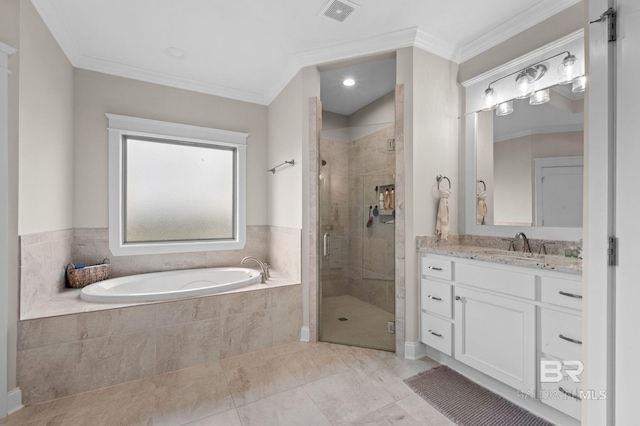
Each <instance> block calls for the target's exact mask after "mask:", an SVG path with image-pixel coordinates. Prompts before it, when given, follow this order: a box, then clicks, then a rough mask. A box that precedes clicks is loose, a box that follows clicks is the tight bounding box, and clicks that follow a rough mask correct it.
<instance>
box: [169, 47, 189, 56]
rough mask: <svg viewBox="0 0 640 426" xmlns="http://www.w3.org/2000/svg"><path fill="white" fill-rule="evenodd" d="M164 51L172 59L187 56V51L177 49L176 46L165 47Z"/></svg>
mask: <svg viewBox="0 0 640 426" xmlns="http://www.w3.org/2000/svg"><path fill="white" fill-rule="evenodd" d="M164 53H166V54H167V56H169V57H171V58H174V59H184V58H186V57H187V53H186V52H185V51H184V50H182V49H178V48H177V47H167V48H166V49H164Z"/></svg>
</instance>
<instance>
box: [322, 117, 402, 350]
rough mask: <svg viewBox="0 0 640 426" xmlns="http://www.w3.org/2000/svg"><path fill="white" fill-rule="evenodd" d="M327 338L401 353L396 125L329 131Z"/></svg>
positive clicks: (325, 162)
mask: <svg viewBox="0 0 640 426" xmlns="http://www.w3.org/2000/svg"><path fill="white" fill-rule="evenodd" d="M318 166H319V168H318V170H319V186H318V189H319V198H320V200H319V201H320V203H319V221H320V223H319V230H320V234H319V235H320V237H321V238H320V239H319V245H320V247H319V252H320V254H321V256H320V258H321V260H320V274H319V276H320V294H321V299H320V306H319V308H320V328H319V332H320V340H322V341H326V342H332V343H340V344H347V345H353V346H361V347H367V348H375V349H382V350H387V351H394V350H395V335H394V332H395V323H394V321H395V277H394V276H395V225H394V220H395V203H394V193H395V143H394V125H393V122H392V121H390V122H383V123H376V124H367V125H359V126H355V127H348V128H337V129H323V130H322V134H321V138H320V164H319V165H318Z"/></svg>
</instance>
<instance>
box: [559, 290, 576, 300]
mask: <svg viewBox="0 0 640 426" xmlns="http://www.w3.org/2000/svg"><path fill="white" fill-rule="evenodd" d="M558 294H561V295H563V296H567V297H573V298H575V299H582V295H580V294H572V293H566V292H564V291H559V292H558Z"/></svg>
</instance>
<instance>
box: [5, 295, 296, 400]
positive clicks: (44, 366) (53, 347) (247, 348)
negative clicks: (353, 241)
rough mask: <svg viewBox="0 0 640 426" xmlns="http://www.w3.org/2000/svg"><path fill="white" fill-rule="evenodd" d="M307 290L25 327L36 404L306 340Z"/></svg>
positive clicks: (27, 383) (24, 379) (24, 355)
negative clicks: (303, 337) (302, 331)
mask: <svg viewBox="0 0 640 426" xmlns="http://www.w3.org/2000/svg"><path fill="white" fill-rule="evenodd" d="M301 326H302V285H301V284H295V285H290V286H281V287H273V288H266V289H260V290H254V291H248V292H243V293H232V294H222V295H212V296H206V297H200V298H195V299H188V300H178V301H169V302H161V303H154V304H146V305H140V306H133V307H126V308H118V309H111V310H105V311H97V312H88V313H81V314H72V315H65V316H59V317H50V318H41V319H34V320H27V321H20V322H19V323H18V366H17V369H18V372H17V375H18V386H20V388H21V389H22V392H23V396H24V401H25V403H26V404H29V405H32V404H36V403H39V402H43V401H48V400H51V399H54V398H61V397H65V396H70V395H75V394H77V393H81V392H86V391H89V390H93V389H99V388H102V387H105V386H111V385H115V384H119V383H125V382H128V381H132V380H137V379H140V378H144V377H150V376H153V375H156V374H163V373H167V372H171V371H175V370H180V369H183V368H188V367H192V366H195V365H200V364H204V363H207V362H210V361H215V360H218V359H225V358H229V357H232V356H236V355H241V354H244V353H250V352H255V351H259V350H261V349H266V348H270V347H272V346H274V345H280V344H285V343H291V342H295V341H298V340H299V339H300V327H301Z"/></svg>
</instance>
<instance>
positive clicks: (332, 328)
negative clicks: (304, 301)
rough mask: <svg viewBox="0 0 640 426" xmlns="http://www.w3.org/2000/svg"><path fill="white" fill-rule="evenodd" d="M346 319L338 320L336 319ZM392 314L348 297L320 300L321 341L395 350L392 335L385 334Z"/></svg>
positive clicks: (392, 318) (393, 336)
mask: <svg viewBox="0 0 640 426" xmlns="http://www.w3.org/2000/svg"><path fill="white" fill-rule="evenodd" d="M341 317H342V318H347V321H340V320H338V318H341ZM388 321H395V317H394V314H392V313H389V312H387V311H385V310H383V309H380V308H378V307H376V306H373V305H371V304H369V303H367V302H363V301H362V300H360V299H358V298H356V297H353V296H350V295H344V296H335V297H327V298H323V299H322V333H321V340H322V341H325V342H332V343H341V344H345V345H354V346H361V347H365V348H374V349H381V350H385V351H395V346H396V337H395V334H392V333H389V332H387V322H388Z"/></svg>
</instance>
